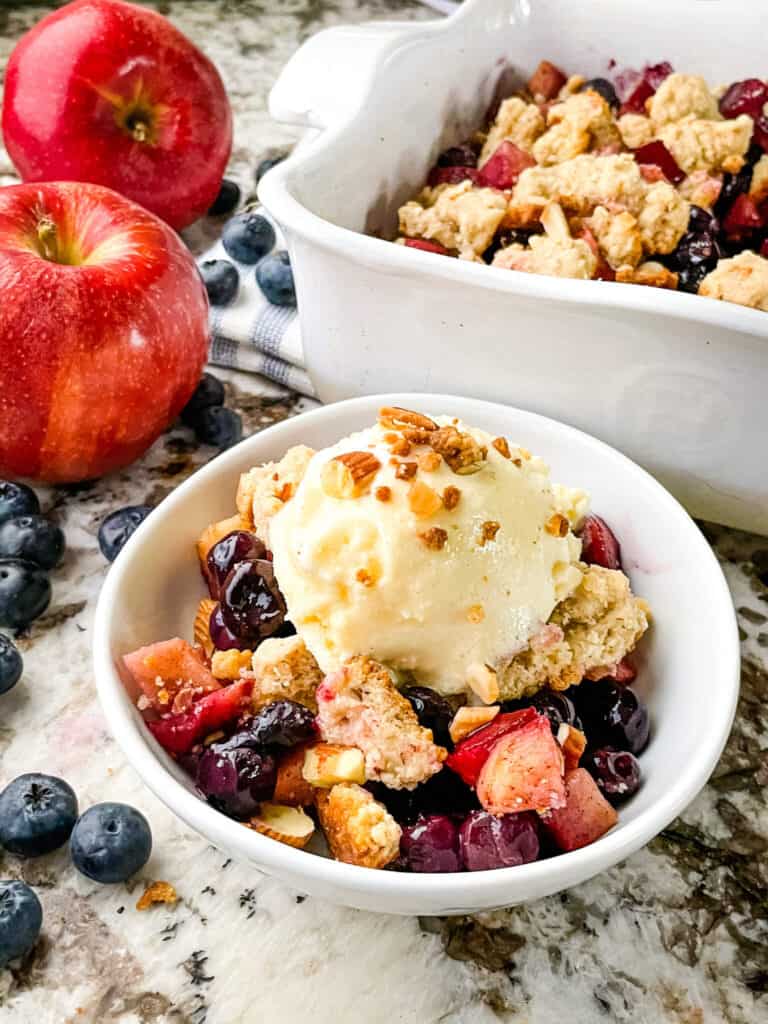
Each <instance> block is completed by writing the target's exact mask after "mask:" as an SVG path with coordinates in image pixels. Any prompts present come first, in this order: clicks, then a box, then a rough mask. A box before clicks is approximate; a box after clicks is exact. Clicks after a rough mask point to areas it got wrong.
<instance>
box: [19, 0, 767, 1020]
mask: <svg viewBox="0 0 768 1024" xmlns="http://www.w3.org/2000/svg"><path fill="white" fill-rule="evenodd" d="M51 6H54V5H50V4H48V5H42V4H40V5H38V4H28V5H21V6H20V5H10V4H6V5H2V6H0V69H1V68H2V67H3V66H4V63H5V60H6V59H7V56H8V54H9V53H10V50H11V48H12V46H13V44H14V41H15V40H16V39H17V38H18V37H19V36H20V35H21V34H22V33H23V32H24V31H25V30H26V28H28V27H29V26H31V25H32V24H33V23H34V22H35V21H36V20H37V19H38V18H39V17H40V16H41V15H42V14H44V13H45V12H46V11H47V10H50V9H51ZM154 6H155V7H156V8H157V9H158V10H161V11H162V12H163V13H164V14H167V15H169V16H170V17H171V18H172V19H173V20H174V21H175V22H176V23H177V24H178V25H179V26H180V27H181V28H182V29H183V30H184V31H185V32H187V33H188V34H189V35H190V36H191V37H192V38H193V39H194V40H196V41H197V42H198V44H199V45H200V46H202V48H203V49H204V50H206V51H207V52H208V54H209V55H210V56H211V57H212V58H213V59H214V60H215V61H216V63H217V64H218V66H219V68H220V69H221V72H222V74H223V76H224V79H225V81H226V84H227V87H228V89H229V92H230V95H231V97H232V101H233V106H234V110H235V139H236V142H235V149H234V152H233V157H232V164H231V168H230V174H231V176H233V177H236V178H237V179H238V180H239V181H240V183H241V185H243V186H244V187H245V188H246V189H250V188H251V186H252V173H253V168H254V166H255V164H256V162H257V161H258V159H260V158H261V157H262V156H263V155H264V154H265V153H267V152H268V151H269V150H270V149H272V148H273V147H279V146H283V145H285V144H287V143H290V142H291V141H293V135H292V133H291V131H290V130H287V129H285V128H283V127H280V126H276V125H274V124H273V123H271V122H270V120H269V117H268V114H267V113H266V108H265V105H266V96H267V92H268V89H269V86H270V84H271V82H272V81H273V80H274V78H275V76H276V74H277V72H278V70H279V68H280V66H281V65H282V64H283V63H284V61H285V60H286V59H287V58H288V57H289V56H290V54H291V52H292V51H293V50H294V49H295V48H296V46H297V45H298V44H299V43H300V42H301V41H302V40H303V39H304V38H305V37H306V36H308V35H309V34H311V33H313V32H315V31H317V30H318V29H320V28H322V27H325V26H327V25H330V24H334V23H337V22H343V21H355V20H365V19H368V18H371V17H392V16H398V17H422V16H424V12H423V11H422V10H421V9H420V8H417V7H416V6H415V5H413V4H409V3H407V2H405V0H403V2H402V3H400V2H397V0H184V2H181V0H179V2H176V0H174V2H167V0H158V2H156V3H155V4H154ZM11 180H12V168H11V167H10V165H9V164H8V162H7V158H6V157H5V155H4V154H3V153H2V150H0V181H1V182H9V181H11ZM222 376H224V377H225V378H226V381H227V388H228V400H229V403H230V404H231V405H232V406H233V407H234V408H237V409H238V410H239V411H240V412H241V413H242V415H243V418H244V423H245V428H246V432H254V431H258V430H261V429H262V428H264V427H265V426H268V425H269V424H271V423H274V422H275V421H277V420H280V419H283V418H285V417H287V416H291V415H293V414H295V413H296V412H298V411H300V409H301V408H302V402H301V401H300V400H299V399H298V398H297V397H296V396H293V395H291V394H288V393H286V392H284V391H281V390H280V389H279V388H277V387H275V386H272V385H269V384H267V383H266V382H265V381H263V380H261V379H259V378H256V377H246V376H244V375H242V374H236V373H227V374H222ZM213 454H214V453H213V452H212V450H211V449H207V448H199V447H198V446H197V445H196V443H195V441H194V439H193V437H192V435H191V432H190V431H187V430H186V429H184V428H182V427H177V428H174V429H172V430H170V431H169V432H168V433H166V434H165V435H164V436H163V437H162V438H161V439H160V440H159V441H158V442H157V443H156V444H155V446H154V447H153V449H152V450H151V451H150V452H149V453H148V454H147V455H146V457H145V458H144V459H143V460H142V461H141V462H140V463H138V464H137V465H135V466H133V467H131V468H130V469H128V470H126V471H125V472H123V473H121V474H119V475H116V476H113V477H110V478H108V479H106V480H103V481H100V482H98V483H96V484H92V485H84V486H77V487H62V488H57V489H55V490H54V489H51V490H47V491H45V492H41V495H42V497H43V502H44V506H45V511H46V512H48V513H49V514H50V515H51V516H52V517H53V518H54V519H56V521H58V522H59V523H60V524H61V525H62V526H63V528H64V530H65V532H66V536H67V542H68V551H67V556H66V560H65V563H64V565H63V567H62V568H61V569H60V570H58V571H57V573H56V575H55V580H54V598H53V602H52V604H51V607H50V609H49V611H48V612H47V613H46V615H45V616H44V617H43V618H41V619H40V620H39V621H38V622H36V623H35V624H34V625H33V626H32V628H31V629H30V631H29V632H28V634H26V635H25V636H24V637H22V638H21V639H20V641H19V644H20V647H21V649H22V650H23V653H24V658H25V664H26V671H25V674H24V678H23V680H22V682H21V683H20V684H19V685H18V686H17V687H16V688H15V690H13V691H12V692H11V693H10V694H8V695H6V696H5V697H3V698H2V708H1V709H0V712H1V713H0V784H4V783H5V782H6V781H8V780H9V779H11V778H13V777H14V776H15V775H17V774H19V773H21V772H24V771H31V770H39V771H44V772H49V773H53V774H57V775H62V776H64V777H65V778H66V779H68V781H69V782H70V783H71V784H72V785H73V786H74V787H75V789H76V790H77V792H78V795H79V798H80V802H81V806H83V807H85V806H87V805H89V804H91V803H95V802H97V801H99V800H104V799H112V800H123V801H126V802H129V803H133V804H135V805H136V806H138V807H140V808H141V809H142V810H143V811H144V813H145V814H146V815H147V816H148V818H149V819H150V821H151V824H152V829H153V833H154V839H155V847H154V852H153V854H152V858H151V860H150V861H149V863H148V864H147V866H146V868H145V870H144V871H142V872H141V874H140V877H138V878H136V879H134V880H133V881H132V882H131V883H130V884H129V885H127V886H123V885H121V886H109V887H99V886H96V885H95V884H92V883H90V882H88V881H87V880H86V879H85V878H83V877H81V876H79V875H78V874H77V873H76V872H75V871H74V870H73V869H72V867H71V865H70V864H69V859H68V855H67V851H66V849H65V850H61V851H59V852H57V853H55V854H52V855H50V856H48V857H44V858H41V859H39V860H33V861H27V862H20V861H18V860H16V859H14V858H12V857H10V856H4V855H2V854H1V853H0V876H3V877H9V876H10V877H21V878H24V879H25V880H26V881H28V882H29V883H31V884H33V885H34V886H35V887H36V889H37V891H38V893H39V895H40V897H41V900H42V903H43V907H44V912H45V924H44V931H43V935H42V938H41V940H40V942H39V943H38V944H37V946H36V947H35V949H34V950H33V951H32V952H31V953H30V954H29V955H28V957H27V958H26V959H25V960H24V961H23V963H22V965H21V967H20V969H18V970H13V971H10V970H5V971H0V1020H2V1021H9V1022H19V1024H27V1022H29V1024H70V1022H72V1024H74V1022H83V1024H104V1022H110V1021H120V1022H126V1024H239V1022H244V1024H251V1022H254V1024H256V1022H258V1024H261V1022H267V1021H269V1022H271V1021H281V1022H285V1024H300V1022H302V1021H304V1020H307V1019H309V1018H310V1017H311V1019H312V1020H313V1022H314V1024H326V1022H328V1024H338V1022H342V1024H356V1022H358V1021H365V1022H366V1024H393V1022H398V1024H406V1022H407V1024H411V1022H412V1024H437V1022H449V1024H491V1022H515V1024H517V1022H519V1024H559V1022H561V1021H569V1022H575V1024H592V1022H595V1024H599V1022H614V1021H616V1022H624V1021H631V1022H634V1024H659V1022H670V1024H719V1022H727V1024H760V1022H768V807H767V806H766V796H765V794H766V792H767V791H768V789H767V787H768V711H766V707H767V706H768V540H765V539H763V540H760V539H759V538H756V537H751V536H748V535H746V534H740V533H736V532H734V531H728V530H725V529H722V528H718V527H709V526H708V527H705V532H706V534H707V537H708V539H709V540H710V541H711V543H712V544H713V546H714V548H715V551H716V552H717V555H718V557H719V558H720V560H721V562H722V564H723V568H724V570H725V573H726V576H727V578H728V582H729V585H730V587H731V591H732V594H733V599H734V604H735V607H736V609H737V611H738V616H739V623H740V626H741V637H742V653H743V675H742V694H741V701H740V705H739V710H738V715H737V719H736V724H735V727H734V730H733V733H732V736H731V738H730V741H729V743H728V747H727V749H726V751H725V753H724V755H723V758H722V760H721V762H720V765H719V766H718V768H717V770H716V772H715V775H714V777H713V779H712V780H711V781H710V783H709V785H708V786H707V788H706V789H705V790H704V792H703V793H702V794H701V795H700V796H699V797H698V799H697V800H696V801H695V802H694V804H693V805H692V806H691V807H690V808H689V809H688V810H687V811H686V813H685V814H684V815H683V816H682V817H681V818H680V819H679V820H678V821H676V822H675V823H674V824H673V825H672V826H670V828H668V829H666V830H665V831H664V833H662V835H660V836H659V837H658V838H657V839H655V840H654V841H653V842H652V843H651V844H650V845H649V846H648V847H647V848H646V849H644V850H643V851H641V852H640V853H638V854H636V855H635V856H633V857H632V858H630V859H629V860H628V861H627V862H625V863H624V864H622V865H620V866H619V867H617V868H614V869H613V870H611V871H609V872H607V873H605V874H603V875H602V876H600V877H599V878H597V879H595V880H593V881H592V882H589V883H587V884H585V885H582V886H579V887H578V888H576V889H573V890H571V891H569V892H567V893H563V894H561V895H558V896H554V897H551V898H549V899H546V900H543V901H541V902H537V903H533V904H531V905H529V906H523V907H516V908H513V909H510V910H505V911H500V912H494V913H490V914H484V915H479V916H477V917H471V918H450V919H421V920H418V919H415V918H414V919H407V918H389V917H378V916H375V915H371V914H365V913H361V912H356V911H350V910H344V909H339V908H336V907H333V906H329V905H327V904H324V903H322V902H319V901H317V900H315V899H312V898H309V897H305V896H304V895H303V894H301V893H298V892H294V891H291V890H289V889H287V888H285V887H284V886H283V885H281V884H279V883H277V882H275V881H273V880H271V879H270V878H268V877H266V876H263V875H261V874H259V873H258V872H257V871H255V870H254V869H253V868H251V867H249V866H247V865H245V864H238V863H235V862H234V861H231V860H229V859H228V858H227V857H225V856H224V855H223V854H221V853H219V852H218V851H217V850H215V849H214V848H213V847H211V846H209V845H208V844H207V843H206V842H205V841H203V840H202V839H200V838H199V837H198V836H197V835H195V834H193V833H192V832H190V831H188V830H187V829H186V828H185V827H184V826H183V825H182V824H181V823H180V822H179V821H177V820H176V819H174V818H173V817H172V816H171V814H170V813H169V812H168V811H167V810H166V809H165V808H164V807H163V805H162V804H160V803H159V802H158V801H157V800H156V799H155V798H154V797H153V796H152V795H151V794H150V793H149V792H148V791H147V790H146V789H145V788H144V786H143V785H142V784H141V783H140V781H139V779H138V777H137V776H136V774H135V773H134V771H133V770H132V769H131V768H130V767H129V766H128V765H127V764H126V762H125V759H124V757H123V755H122V753H121V752H120V750H119V749H118V748H117V746H116V744H115V743H114V741H113V740H112V738H111V737H110V735H109V732H108V730H107V727H106V724H105V721H104V719H103V717H102V714H101V711H100V708H99V705H98V702H97V700H96V695H95V690H94V683H93V677H92V670H91V664H90V653H89V649H90V641H91V631H92V624H93V613H94V605H95V601H96V598H97V597H98V593H99V590H100V588H101V585H102V582H103V579H104V574H105V572H106V569H107V566H106V564H105V563H104V560H103V559H102V557H101V555H100V554H99V551H98V548H97V544H96V531H97V528H98V524H99V522H100V520H101V518H102V517H103V516H104V515H105V514H106V513H107V512H110V511H112V510H114V509H115V508H118V507H120V506H122V505H126V504H137V503H149V504H156V503H157V502H158V501H160V500H161V499H162V498H163V497H164V496H165V495H166V494H168V493H169V492H170V491H171V490H172V489H173V488H174V487H175V486H176V485H177V484H178V483H180V482H181V481H182V480H183V479H184V478H185V477H186V476H188V475H189V474H190V473H191V472H193V471H194V470H195V469H196V468H197V467H198V466H200V465H201V464H202V463H204V462H205V461H206V460H208V459H209V458H211V457H212V455H213ZM701 682H702V692H703V693H705V692H706V685H707V681H706V680H702V681H701ZM157 879H163V880H167V881H169V882H171V883H172V884H173V885H174V886H175V887H176V889H177V890H178V893H179V896H180V901H179V903H178V904H177V905H176V906H175V907H173V908H170V907H167V906H165V905H157V906H155V907H153V908H152V909H150V910H148V911H145V912H139V911H137V910H136V906H135V905H136V901H137V899H138V897H139V896H140V895H141V893H142V892H143V890H144V887H145V885H146V884H147V883H148V882H149V881H152V880H157Z"/></svg>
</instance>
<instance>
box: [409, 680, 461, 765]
mask: <svg viewBox="0 0 768 1024" xmlns="http://www.w3.org/2000/svg"><path fill="white" fill-rule="evenodd" d="M402 692H403V696H404V697H405V698H406V699H407V700H408V701H409V702H410V705H411V707H412V708H413V710H414V711H415V712H416V717H417V718H418V720H419V725H423V726H424V728H425V729H431V730H432V737H433V739H434V741H435V743H439V744H440V746H441V747H447V748H448V749H449V750H453V742H452V740H451V737H450V734H449V732H448V727H449V725H450V724H451V719H452V718H453V708H452V707H451V705H450V704H449V703H448V701H447V700H446V699H445V698H444V697H441V696H440V694H439V693H437V692H436V691H435V690H432V689H430V688H429V687H428V686H408V687H406V688H405V689H404V690H403V691H402Z"/></svg>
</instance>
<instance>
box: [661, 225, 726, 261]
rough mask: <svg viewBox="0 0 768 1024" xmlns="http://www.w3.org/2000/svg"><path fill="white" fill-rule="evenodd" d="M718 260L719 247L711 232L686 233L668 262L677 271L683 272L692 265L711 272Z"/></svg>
mask: <svg viewBox="0 0 768 1024" xmlns="http://www.w3.org/2000/svg"><path fill="white" fill-rule="evenodd" d="M719 259H720V247H719V246H718V244H717V240H716V238H715V236H714V235H713V234H712V232H710V231H686V233H685V234H684V235H683V237H682V238H681V239H680V241H679V242H678V243H677V247H676V248H675V250H674V252H672V253H671V254H670V257H669V262H670V265H671V266H673V267H674V268H675V269H677V270H684V269H685V268H686V267H689V266H692V265H695V266H700V265H702V266H704V267H706V268H707V269H708V270H712V269H714V267H715V266H716V264H717V261H718V260H719Z"/></svg>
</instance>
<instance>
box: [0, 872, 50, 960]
mask: <svg viewBox="0 0 768 1024" xmlns="http://www.w3.org/2000/svg"><path fill="white" fill-rule="evenodd" d="M42 926H43V908H42V907H41V906H40V900H39V899H38V898H37V896H36V895H35V893H34V892H33V891H32V889H30V887H29V886H28V885H27V884H26V882H19V881H17V880H16V879H8V878H6V879H3V880H2V881H0V967H5V966H6V964H9V963H10V962H11V960H15V959H16V957H17V956H23V955H24V954H25V953H27V952H28V951H29V950H30V949H32V947H33V946H34V944H35V943H36V942H37V937H38V935H39V934H40V929H41V928H42Z"/></svg>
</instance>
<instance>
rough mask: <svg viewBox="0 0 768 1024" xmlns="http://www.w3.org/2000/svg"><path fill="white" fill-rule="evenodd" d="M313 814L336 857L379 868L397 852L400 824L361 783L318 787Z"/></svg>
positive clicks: (352, 862) (391, 859)
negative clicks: (315, 814)
mask: <svg viewBox="0 0 768 1024" xmlns="http://www.w3.org/2000/svg"><path fill="white" fill-rule="evenodd" d="M317 816H318V819H319V821H320V827H321V828H322V830H323V832H324V833H325V838H326V840H327V841H328V848H329V849H330V851H331V854H332V855H333V857H334V858H335V859H336V860H340V861H343V862H344V863H345V864H357V865H358V866H359V867H364V868H383V867H386V866H387V864H390V863H391V862H392V861H393V860H395V859H396V858H397V856H398V854H399V853H400V836H401V835H402V831H401V829H400V826H399V825H398V824H397V822H396V821H395V819H394V818H393V817H392V815H391V814H390V813H389V811H388V810H387V809H386V807H385V806H384V805H383V804H381V803H379V802H378V800H375V799H374V797H373V795H372V794H371V793H369V792H368V790H367V789H363V787H362V786H359V785H356V784H355V783H350V782H345V783H340V784H339V785H337V786H333V787H332V788H331V789H329V790H322V791H320V792H319V793H318V795H317Z"/></svg>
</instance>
